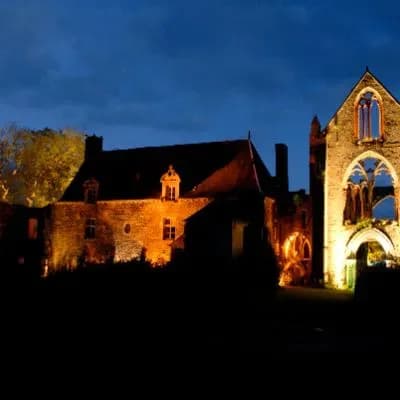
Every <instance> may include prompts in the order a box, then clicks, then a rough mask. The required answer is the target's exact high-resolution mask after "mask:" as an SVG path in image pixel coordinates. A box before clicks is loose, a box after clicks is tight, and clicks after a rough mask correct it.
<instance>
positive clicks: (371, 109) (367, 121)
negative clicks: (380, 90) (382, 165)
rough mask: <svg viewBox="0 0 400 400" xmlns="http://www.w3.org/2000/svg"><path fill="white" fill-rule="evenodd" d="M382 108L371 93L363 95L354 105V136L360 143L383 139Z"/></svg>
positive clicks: (375, 96)
mask: <svg viewBox="0 0 400 400" xmlns="http://www.w3.org/2000/svg"><path fill="white" fill-rule="evenodd" d="M381 114H382V106H381V103H380V100H379V99H378V96H377V95H376V94H375V93H373V92H372V91H367V92H365V93H363V94H362V95H361V96H360V98H359V100H358V102H357V104H356V135H357V138H358V140H360V141H372V140H374V139H375V140H376V139H382V138H383V132H382V126H383V125H382V115H381Z"/></svg>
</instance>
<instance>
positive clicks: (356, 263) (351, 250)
mask: <svg viewBox="0 0 400 400" xmlns="http://www.w3.org/2000/svg"><path fill="white" fill-rule="evenodd" d="M310 167H311V168H310V183H311V196H312V198H313V204H314V202H316V201H317V199H318V201H319V204H321V200H322V196H323V204H324V206H323V207H321V206H320V208H319V214H318V210H317V211H316V210H315V209H314V220H315V221H314V222H315V226H316V229H315V232H316V233H317V234H318V233H319V234H320V236H319V237H320V238H322V237H323V271H321V272H323V280H324V282H325V284H326V285H327V286H333V287H338V288H346V287H350V288H352V287H354V282H355V280H356V279H357V276H358V274H359V273H360V272H361V270H362V268H365V267H368V266H371V265H373V261H374V260H376V258H375V259H374V257H373V256H374V254H373V253H372V252H371V249H368V248H371V246H372V244H373V243H376V244H377V246H378V247H379V248H380V249H381V253H382V256H381V259H382V260H383V261H384V260H386V262H387V264H389V262H390V261H388V260H393V259H394V260H396V258H397V257H399V256H400V228H399V222H398V216H399V178H398V174H399V172H400V104H399V103H398V101H397V100H396V99H395V98H394V97H393V96H392V95H391V93H390V92H389V91H388V90H387V89H386V88H385V87H384V86H383V85H382V84H381V83H380V82H379V81H378V80H377V79H376V78H375V77H374V76H373V75H372V74H371V73H370V72H369V71H368V70H367V71H366V72H365V73H364V75H363V76H362V77H361V79H360V80H359V81H358V83H357V84H356V85H355V86H354V88H353V89H352V90H351V91H350V93H349V95H348V96H347V98H346V99H345V101H344V102H343V104H342V105H341V106H340V107H339V109H338V110H337V112H336V113H335V114H334V116H333V117H332V119H331V120H330V121H329V122H328V124H327V126H326V128H325V129H323V130H320V128H319V123H318V121H317V120H316V119H314V120H313V123H312V128H311V136H310ZM321 189H322V191H321ZM383 206H385V208H384V207H383ZM379 210H380V211H379ZM322 214H323V218H322ZM317 239H318V238H317ZM317 239H316V238H315V237H314V247H316V245H315V242H316V240H317ZM321 241H322V240H321ZM318 247H319V248H321V246H318ZM375 256H376V252H375ZM316 258H318V256H316Z"/></svg>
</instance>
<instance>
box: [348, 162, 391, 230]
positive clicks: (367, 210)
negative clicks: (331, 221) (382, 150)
mask: <svg viewBox="0 0 400 400" xmlns="http://www.w3.org/2000/svg"><path fill="white" fill-rule="evenodd" d="M393 183H394V179H393V176H392V175H391V173H390V170H389V168H388V166H387V164H386V163H385V161H384V160H382V159H378V158H374V157H365V158H363V159H360V160H359V161H358V162H356V163H355V164H354V166H353V168H352V170H351V172H350V176H349V177H348V180H347V186H346V188H345V189H344V191H345V194H346V202H345V208H344V212H343V222H344V224H356V223H357V222H359V221H361V220H363V219H372V218H374V219H388V220H395V219H396V218H397V217H396V212H395V202H394V186H393Z"/></svg>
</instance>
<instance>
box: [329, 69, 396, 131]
mask: <svg viewBox="0 0 400 400" xmlns="http://www.w3.org/2000/svg"><path fill="white" fill-rule="evenodd" d="M366 76H370V77H371V78H373V79H374V80H375V81H376V82H377V83H378V84H379V85H381V86H382V88H383V89H384V90H385V91H386V92H387V93H388V94H389V96H391V97H392V98H393V100H394V101H395V102H396V103H397V104H399V105H400V102H399V100H397V98H396V97H395V96H394V95H393V94H392V93H391V92H390V90H389V89H388V88H387V87H386V86H385V85H384V84H383V83H382V82H381V81H380V80H379V79H378V78H377V77H376V76H375V75H374V74H373V73H372V72H371V70H370V69H369V68H368V67H366V69H365V71H364V73H363V74H362V75H361V77H360V78H359V79H358V81H357V82H356V83H355V84H354V85H353V86H352V88H351V89H350V90H349V92H348V94H347V96H346V97H345V99H344V100H343V101H342V102H341V103H340V105H339V107H337V109H336V110H335V112H334V113H333V114H332V116H331V117H330V118H329V120H328V122H327V123H326V125H325V127H324V128H323V129H322V132H324V131H325V130H326V128H327V127H328V125H329V124H330V123H331V122H332V120H333V119H334V118H335V115H336V114H337V113H338V112H339V110H340V109H341V108H342V107H343V104H344V103H346V101H347V100H348V99H349V97H350V96H351V95H352V93H353V92H354V90H355V89H356V87H357V86H358V85H359V84H360V82H361V81H362V80H363V79H364V78H365V77H366Z"/></svg>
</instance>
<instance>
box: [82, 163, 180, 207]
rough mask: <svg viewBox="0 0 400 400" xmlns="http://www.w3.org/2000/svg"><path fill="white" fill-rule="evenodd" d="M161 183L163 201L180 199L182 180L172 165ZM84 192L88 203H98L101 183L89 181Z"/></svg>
mask: <svg viewBox="0 0 400 400" xmlns="http://www.w3.org/2000/svg"><path fill="white" fill-rule="evenodd" d="M160 182H161V199H162V200H167V201H175V200H177V199H178V198H179V184H180V182H181V179H180V177H179V175H178V174H177V172H176V171H175V170H174V168H173V166H172V165H170V166H169V167H168V171H167V172H166V173H165V174H163V175H162V176H161V179H160ZM83 191H84V199H85V202H86V203H91V204H94V203H96V201H97V198H98V194H99V182H98V181H97V180H96V179H94V178H91V179H88V180H87V181H85V183H84V184H83Z"/></svg>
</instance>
